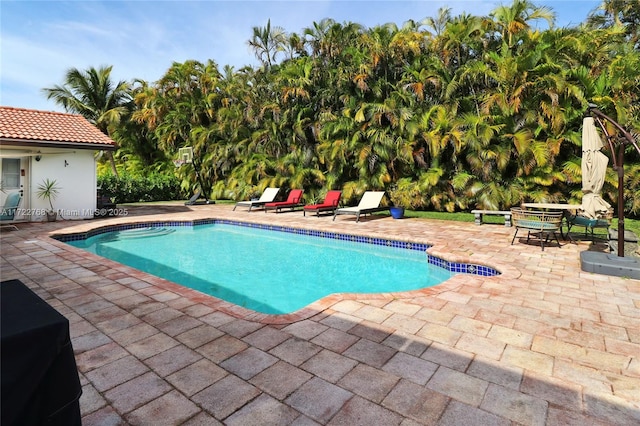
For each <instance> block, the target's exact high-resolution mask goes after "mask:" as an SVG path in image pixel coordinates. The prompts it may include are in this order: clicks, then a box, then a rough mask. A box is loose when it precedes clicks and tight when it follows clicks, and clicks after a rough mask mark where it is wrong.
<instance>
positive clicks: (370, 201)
mask: <svg viewBox="0 0 640 426" xmlns="http://www.w3.org/2000/svg"><path fill="white" fill-rule="evenodd" d="M382 197H384V191H366V192H365V193H364V194H363V195H362V198H361V199H360V202H359V203H358V205H357V206H355V207H343V208H341V209H336V211H335V212H334V213H333V220H336V216H337V215H339V214H354V215H356V222H358V221H360V215H362V214H365V215H366V214H370V213H374V212H378V211H382V210H389V207H380V202H381V201H382Z"/></svg>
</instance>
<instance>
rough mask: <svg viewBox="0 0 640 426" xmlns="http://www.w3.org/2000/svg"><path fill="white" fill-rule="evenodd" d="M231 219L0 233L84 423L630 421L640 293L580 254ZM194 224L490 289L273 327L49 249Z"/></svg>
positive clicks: (8, 268) (220, 211) (193, 211)
mask: <svg viewBox="0 0 640 426" xmlns="http://www.w3.org/2000/svg"><path fill="white" fill-rule="evenodd" d="M231 209H232V206H231V205H204V206H189V207H186V206H178V205H172V206H164V207H163V206H149V207H145V208H136V207H132V208H131V212H132V213H133V214H132V215H131V216H126V217H116V218H109V219H99V220H92V221H86V222H85V221H83V222H56V223H52V224H48V223H42V224H24V225H19V227H20V228H21V230H20V231H5V230H3V232H2V237H1V238H2V239H1V243H2V280H6V279H13V278H17V279H21V280H23V282H25V284H27V285H28V286H29V287H31V288H32V289H34V290H35V291H36V292H37V293H38V294H40V295H41V296H42V297H43V298H45V299H46V300H47V301H48V302H49V303H50V304H52V306H54V307H56V308H57V309H58V310H59V311H60V312H61V313H62V314H64V315H65V316H67V318H69V320H70V322H71V333H72V339H73V344H74V349H75V353H76V359H77V362H78V369H79V371H80V374H81V380H82V384H83V389H84V394H83V396H82V398H81V409H82V414H83V424H85V425H103V424H140V425H146V424H154V425H155V424H185V425H196V424H243V425H245V424H401V423H402V424H406V425H409V424H438V423H440V424H462V423H469V424H487V423H495V424H510V422H515V423H517V424H532V425H533V424H578V423H581V424H638V423H639V422H640V359H639V357H640V355H639V354H640V282H639V281H638V280H628V279H624V278H617V277H608V276H603V275H597V274H591V273H585V272H582V271H581V270H580V262H579V253H580V251H582V250H585V249H587V248H588V245H587V243H586V242H579V243H578V244H571V243H566V244H563V246H562V247H561V248H557V247H553V246H549V247H547V248H545V251H544V252H542V251H541V249H540V247H539V246H533V245H527V244H523V243H520V242H516V243H515V244H514V245H510V243H511V236H512V235H513V232H514V231H513V229H512V228H505V227H503V226H492V225H482V226H477V225H474V224H473V223H457V222H444V221H432V220H414V219H403V220H399V221H398V220H393V219H391V218H389V217H377V216H374V217H373V218H366V219H364V220H362V221H361V222H360V223H356V222H355V219H354V218H353V217H346V216H339V217H338V218H337V219H336V221H335V222H334V221H333V220H332V217H331V216H324V217H321V218H316V217H315V216H310V217H303V216H302V212H294V213H278V214H277V213H272V212H270V213H264V212H263V211H255V212H251V213H247V212H246V211H240V210H237V211H231ZM197 218H220V219H232V220H238V221H246V222H259V223H274V224H278V225H284V226H291V227H296V228H303V229H314V230H327V231H329V230H330V231H333V232H340V233H350V234H357V235H367V236H371V235H373V236H383V237H384V236H386V237H387V238H394V239H401V240H406V241H416V242H426V243H428V244H432V245H433V247H432V248H431V249H430V251H429V253H430V254H433V255H435V256H438V257H441V258H444V259H446V260H451V261H458V262H471V263H476V264H482V265H487V266H492V267H495V268H497V269H498V270H500V271H501V273H502V275H500V276H496V277H477V276H470V275H457V276H455V277H453V278H451V279H450V280H448V281H447V282H445V283H443V284H441V285H439V286H437V287H434V288H431V289H425V290H420V291H414V292H405V293H394V294H382V295H335V296H330V297H328V298H325V299H323V300H322V301H320V302H317V303H314V304H313V305H311V306H309V307H307V308H306V309H305V310H303V311H300V312H297V313H294V314H290V315H284V316H275V317H274V316H269V315H264V314H256V313H254V312H251V311H247V310H244V309H242V308H239V307H235V306H233V305H230V304H228V303H226V302H222V301H219V300H217V299H215V298H212V297H210V296H206V295H202V294H201V293H199V292H195V291H192V290H188V289H185V288H184V287H182V286H178V285H176V284H173V283H170V282H168V281H166V280H163V279H159V278H155V277H152V276H150V275H148V274H145V273H141V272H138V271H136V270H134V269H132V268H128V267H125V266H122V265H120V264H117V263H115V262H111V261H106V260H104V259H102V258H97V257H94V256H93V255H90V254H88V253H85V252H82V251H81V250H79V249H76V248H73V247H70V246H68V245H66V244H64V243H61V242H58V241H55V240H52V239H50V238H49V235H50V234H52V233H56V232H60V233H69V232H72V231H73V232H81V231H83V230H87V229H91V228H95V227H97V226H102V225H103V224H114V223H130V222H139V221H161V220H165V219H166V220H171V221H179V220H193V219H197ZM282 377H286V380H284V379H283V378H282Z"/></svg>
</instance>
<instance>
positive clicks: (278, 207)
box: [264, 189, 304, 213]
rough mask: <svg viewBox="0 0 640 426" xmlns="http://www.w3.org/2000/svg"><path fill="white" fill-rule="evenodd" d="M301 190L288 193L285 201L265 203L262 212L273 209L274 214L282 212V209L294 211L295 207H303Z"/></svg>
mask: <svg viewBox="0 0 640 426" xmlns="http://www.w3.org/2000/svg"><path fill="white" fill-rule="evenodd" d="M303 192H304V190H303V189H292V190H291V191H290V192H289V196H288V197H287V201H277V202H274V203H267V204H265V205H264V211H265V212H266V211H267V210H271V209H274V210H275V211H276V213H278V212H280V211H282V209H291V211H294V210H295V208H296V207H301V206H303V205H304V203H303V202H302V193H303Z"/></svg>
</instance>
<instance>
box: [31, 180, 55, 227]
mask: <svg viewBox="0 0 640 426" xmlns="http://www.w3.org/2000/svg"><path fill="white" fill-rule="evenodd" d="M60 189H61V188H60V187H59V186H58V181H56V180H55V179H49V178H47V179H45V180H43V181H42V183H40V184H39V185H38V190H37V192H36V195H37V196H38V198H41V199H43V200H47V201H48V202H49V207H51V208H50V209H49V210H47V211H46V214H47V222H55V220H56V219H57V217H58V213H57V212H56V211H55V209H54V208H53V200H55V199H56V197H57V196H58V194H59V193H60Z"/></svg>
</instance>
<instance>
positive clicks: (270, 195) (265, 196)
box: [233, 188, 280, 211]
mask: <svg viewBox="0 0 640 426" xmlns="http://www.w3.org/2000/svg"><path fill="white" fill-rule="evenodd" d="M279 191H280V188H267V189H265V190H264V192H263V193H262V195H261V196H260V198H258V199H257V200H247V201H238V202H237V203H236V205H235V206H234V207H233V210H235V209H236V207H238V206H241V207H249V211H251V209H252V208H253V207H264V205H265V204H267V203H270V202H273V200H275V199H276V195H278V192H279Z"/></svg>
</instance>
